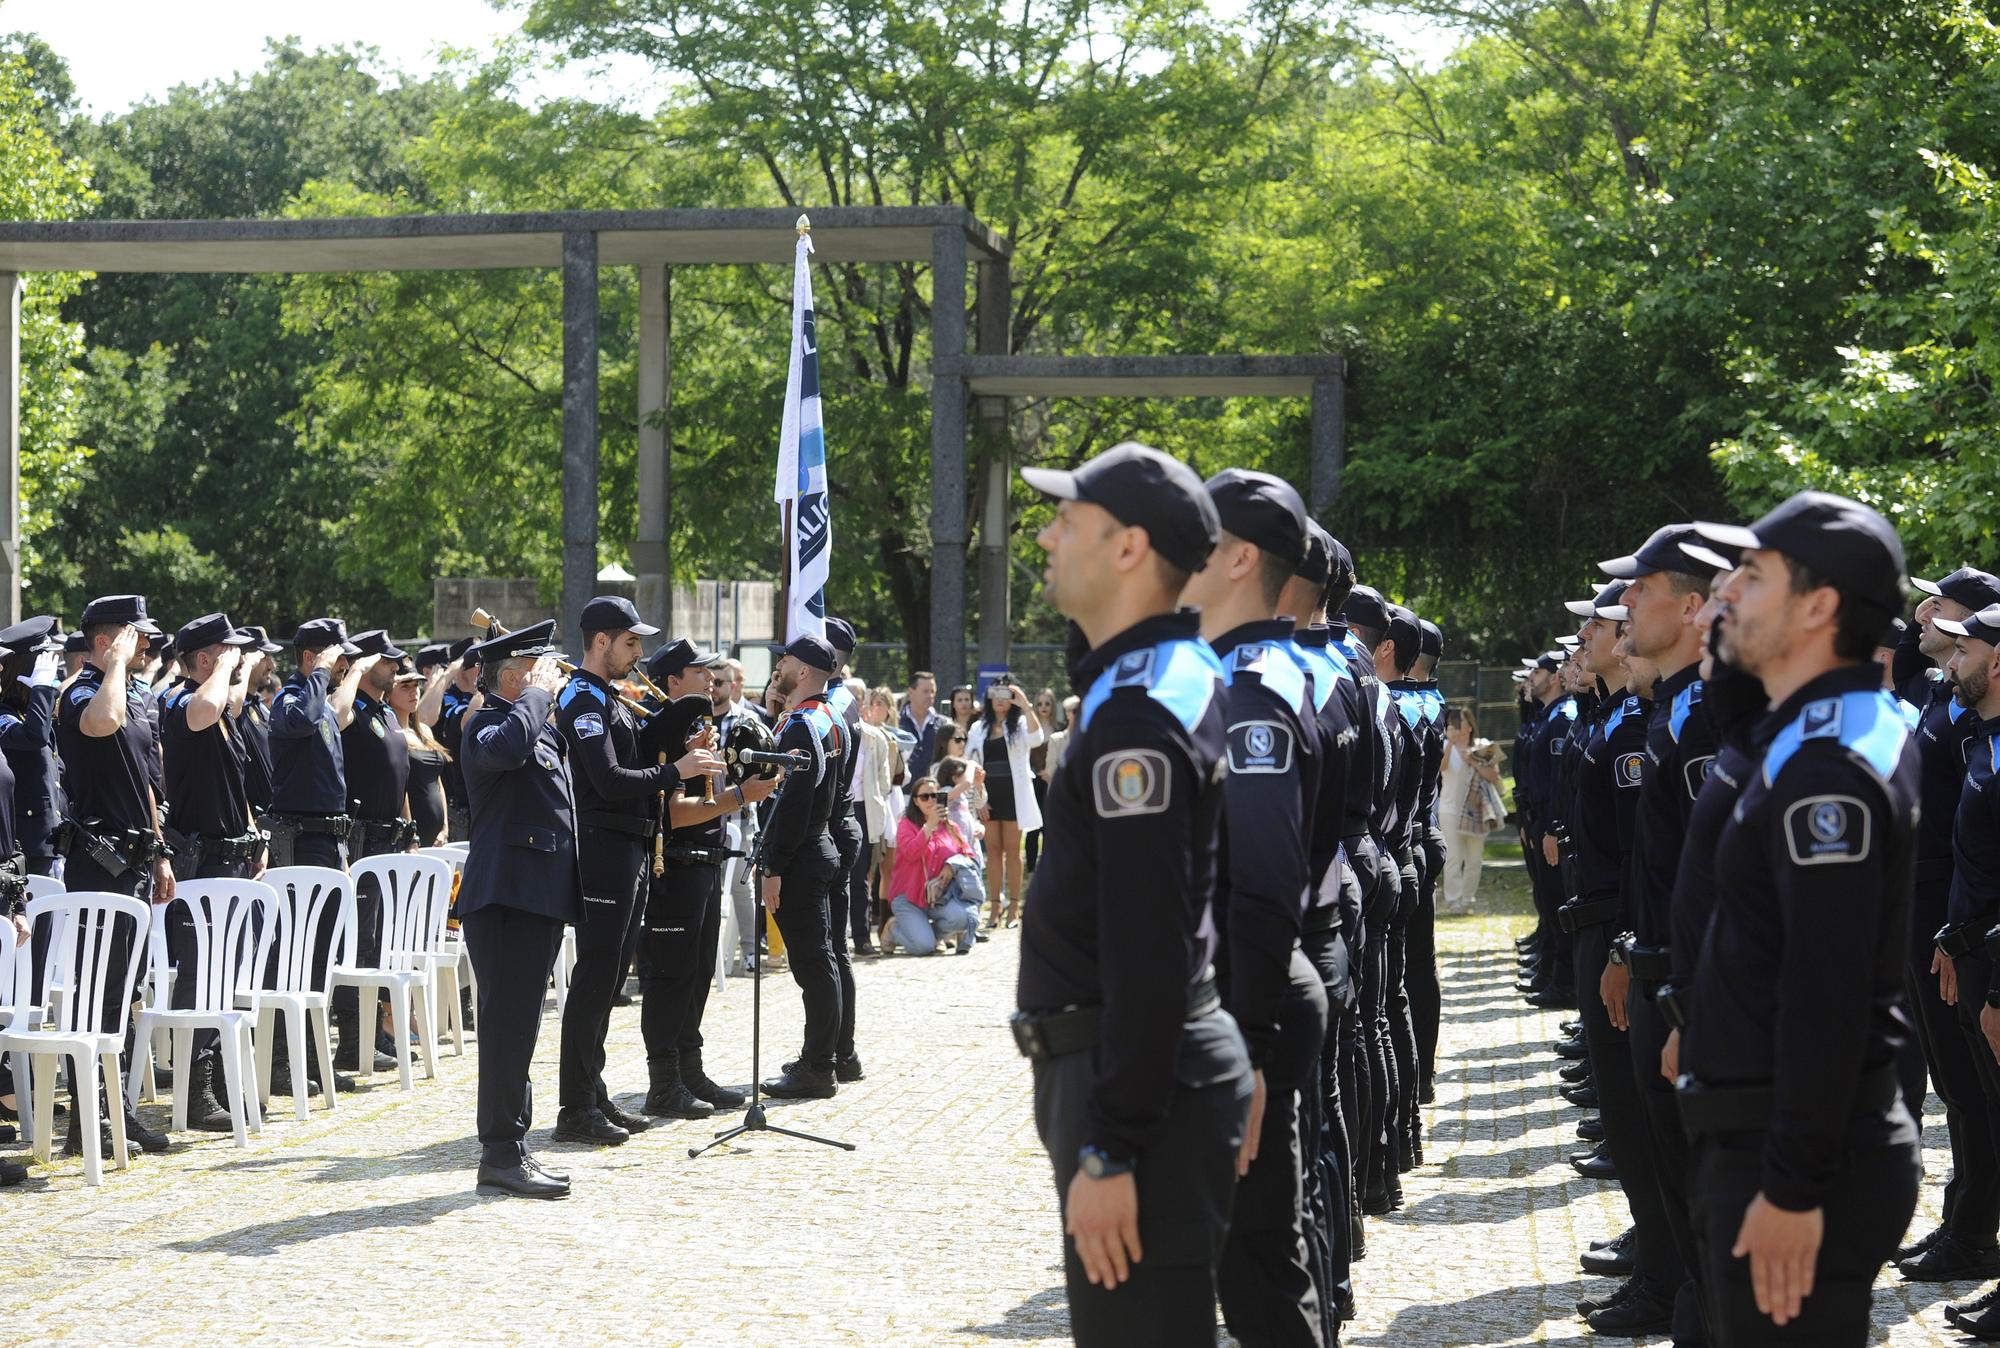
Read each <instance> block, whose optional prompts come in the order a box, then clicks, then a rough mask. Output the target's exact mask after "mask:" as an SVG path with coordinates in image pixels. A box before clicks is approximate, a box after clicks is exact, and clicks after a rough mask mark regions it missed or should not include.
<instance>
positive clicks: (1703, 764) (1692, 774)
mask: <svg viewBox="0 0 2000 1348" xmlns="http://www.w3.org/2000/svg"><path fill="white" fill-rule="evenodd" d="M1714 766H1715V755H1714V754H1703V755H1702V756H1701V757H1700V758H1690V759H1689V760H1688V761H1687V762H1685V763H1683V764H1681V771H1682V773H1684V774H1685V775H1686V777H1687V792H1688V799H1689V800H1693V799H1694V798H1695V797H1697V796H1699V795H1700V794H1701V784H1702V783H1703V782H1705V781H1707V780H1708V770H1709V769H1710V768H1712V767H1714Z"/></svg>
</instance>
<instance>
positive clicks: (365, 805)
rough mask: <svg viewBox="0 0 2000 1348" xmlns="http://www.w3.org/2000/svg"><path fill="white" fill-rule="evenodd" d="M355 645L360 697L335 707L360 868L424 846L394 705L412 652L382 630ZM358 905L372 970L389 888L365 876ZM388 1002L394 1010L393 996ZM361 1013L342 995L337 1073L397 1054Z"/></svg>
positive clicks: (354, 999) (350, 992) (342, 991)
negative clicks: (372, 1054) (367, 1057)
mask: <svg viewBox="0 0 2000 1348" xmlns="http://www.w3.org/2000/svg"><path fill="white" fill-rule="evenodd" d="M348 644H349V645H351V646H353V647H354V649H355V651H356V652H357V653H356V654H355V655H354V656H353V657H352V662H351V664H350V665H349V666H348V672H347V675H346V677H345V678H343V679H342V681H341V682H342V686H343V687H346V686H348V685H350V684H351V685H352V696H351V697H350V698H349V699H348V701H347V709H346V710H345V711H342V710H341V709H340V706H339V703H338V701H337V700H335V699H329V700H330V701H333V702H334V712H335V715H336V716H338V717H339V719H340V726H341V730H340V758H341V765H342V771H343V773H344V774H345V776H346V779H347V816H348V818H349V819H350V820H351V821H352V822H351V823H350V824H349V825H348V832H347V857H348V860H349V861H350V862H354V861H360V860H361V859H362V858H364V857H373V856H382V855H384V854H386V853H390V852H403V851H407V850H408V849H409V848H410V847H411V846H412V845H413V844H414V843H415V841H416V830H415V829H414V827H412V825H411V824H410V796H409V786H410V749H409V742H408V741H407V740H405V739H404V738H403V729H402V724H401V723H400V722H399V721H397V719H396V713H395V711H394V710H393V709H392V708H391V707H390V706H389V690H390V689H391V688H393V687H394V686H395V683H396V665H397V662H398V661H400V660H402V659H403V656H404V652H403V650H402V648H401V647H399V646H397V645H395V644H394V643H393V642H391V641H390V640H389V634H388V633H387V632H386V631H384V630H382V629H381V628H372V629H370V630H368V631H366V632H356V633H355V634H354V636H353V637H352V638H351V639H350V640H349V642H348ZM354 898H355V923H356V932H355V935H356V946H357V955H358V957H359V958H360V960H361V963H362V964H364V965H370V966H372V965H374V964H375V963H377V962H378V961H379V960H380V959H381V957H382V888H381V885H380V884H379V883H378V882H377V881H376V879H375V877H374V876H372V875H364V876H362V877H361V879H360V881H359V882H358V883H357V884H356V885H355V887H354ZM380 1000H381V1001H382V1005H383V1006H385V1007H386V1005H387V1002H386V995H384V997H383V998H381V999H380ZM361 1014H362V1012H361V1007H360V998H359V995H358V994H357V992H356V991H355V989H353V988H336V989H334V993H333V1006H332V1019H333V1024H334V1026H335V1027H336V1028H337V1029H339V1031H340V1037H341V1044H342V1047H341V1048H340V1050H339V1051H338V1052H337V1053H336V1054H335V1055H334V1065H335V1066H336V1067H339V1068H343V1069H346V1070H350V1071H351V1070H353V1069H354V1068H355V1067H356V1066H358V1065H359V1055H360V1054H361V1053H362V1052H364V1051H366V1046H367V1045H369V1044H373V1045H374V1048H375V1051H376V1052H379V1053H381V1054H383V1055H385V1056H393V1055H394V1054H395V1051H396V1044H395V1040H394V1039H392V1038H391V1037H390V1034H389V1031H388V1030H387V1029H385V1028H383V1026H382V1023H381V1022H382V1019H383V1017H382V1015H381V1014H380V1013H378V1012H377V1011H376V1010H375V1009H374V1008H370V1009H369V1011H368V1012H367V1020H368V1022H369V1023H368V1024H366V1025H364V1024H363V1023H362V1022H361ZM371 1029H372V1033H370V1031H371Z"/></svg>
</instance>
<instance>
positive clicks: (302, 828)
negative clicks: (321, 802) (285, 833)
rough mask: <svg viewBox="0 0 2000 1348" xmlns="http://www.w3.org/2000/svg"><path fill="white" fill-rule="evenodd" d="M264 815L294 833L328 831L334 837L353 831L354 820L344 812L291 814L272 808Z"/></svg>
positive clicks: (342, 836) (343, 836)
mask: <svg viewBox="0 0 2000 1348" xmlns="http://www.w3.org/2000/svg"><path fill="white" fill-rule="evenodd" d="M266 817H267V818H268V819H269V820H270V821H271V822H272V823H275V824H283V825H284V826H286V827H287V828H289V829H291V830H292V832H294V833H330V834H332V835H333V836H334V837H336V838H345V837H347V836H348V835H349V834H350V833H352V832H353V831H354V820H353V819H351V818H349V817H348V816H347V815H344V814H292V813H290V812H288V811H285V810H273V811H271V813H270V814H269V815H268V816H266Z"/></svg>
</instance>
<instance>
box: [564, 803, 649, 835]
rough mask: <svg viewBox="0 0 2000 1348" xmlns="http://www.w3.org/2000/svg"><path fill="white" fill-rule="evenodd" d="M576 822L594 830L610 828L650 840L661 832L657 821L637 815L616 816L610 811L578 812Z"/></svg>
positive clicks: (614, 831)
mask: <svg viewBox="0 0 2000 1348" xmlns="http://www.w3.org/2000/svg"><path fill="white" fill-rule="evenodd" d="M576 822H577V823H579V824H588V825H590V826H591V827H592V828H608V829H610V830H611V831H612V832H613V833H628V834H630V835H631V836H632V837H634V838H650V837H652V836H653V835H654V834H655V833H657V832H658V831H659V824H658V822H657V821H656V820H653V819H650V818H645V817H642V816H640V815H636V814H614V813H613V812H611V811H610V810H578V811H577V814H576Z"/></svg>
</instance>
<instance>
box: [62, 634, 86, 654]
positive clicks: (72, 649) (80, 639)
mask: <svg viewBox="0 0 2000 1348" xmlns="http://www.w3.org/2000/svg"><path fill="white" fill-rule="evenodd" d="M63 654H64V655H88V654H90V641H89V639H88V638H87V637H85V636H84V635H83V633H81V632H71V633H70V634H69V635H68V636H66V637H64V638H63Z"/></svg>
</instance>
